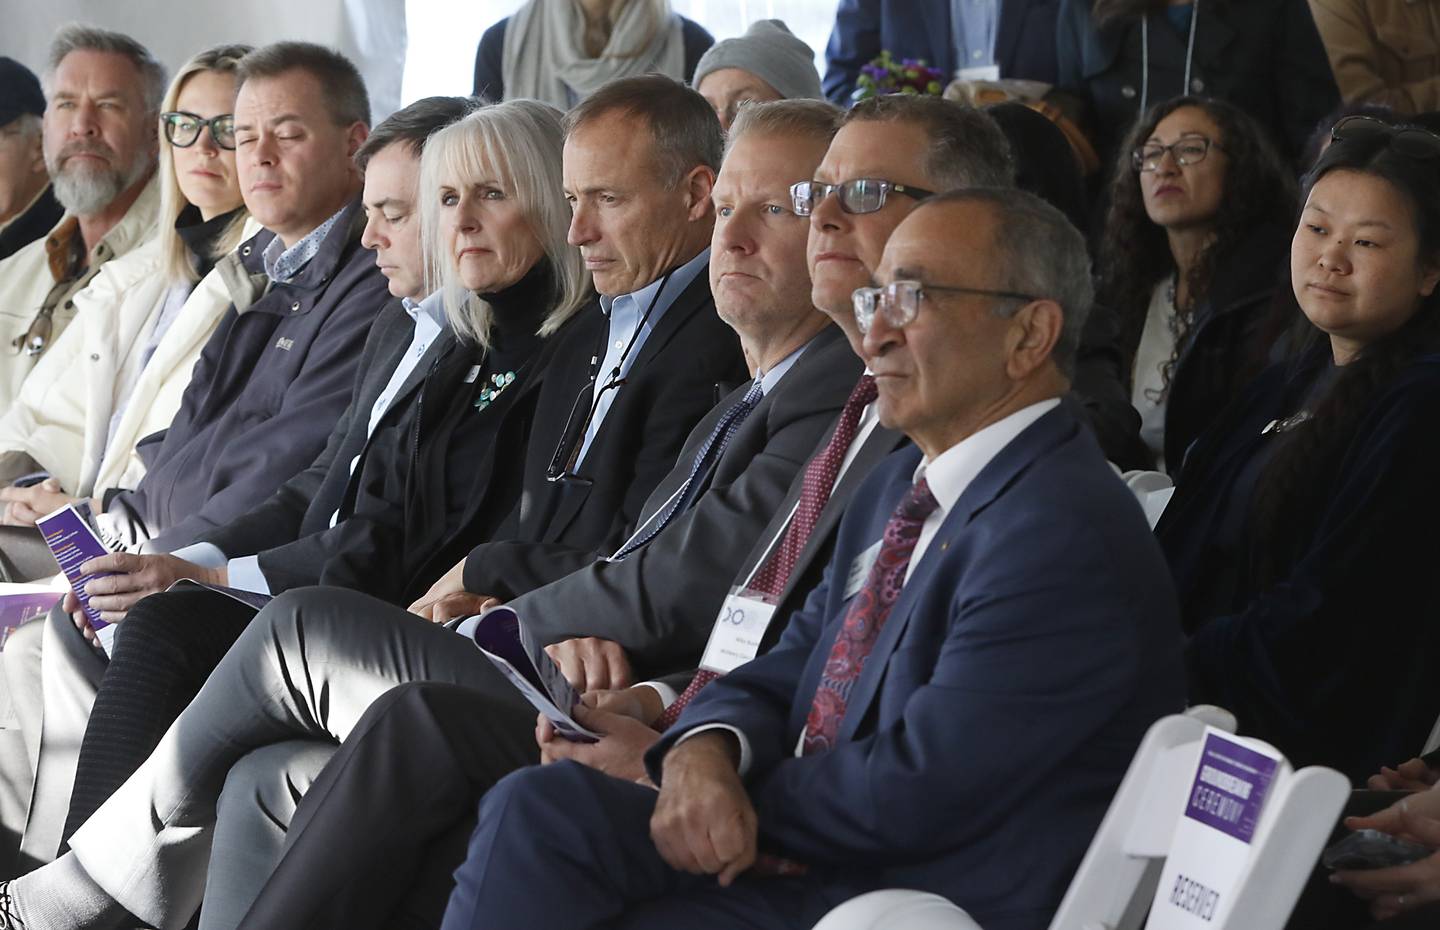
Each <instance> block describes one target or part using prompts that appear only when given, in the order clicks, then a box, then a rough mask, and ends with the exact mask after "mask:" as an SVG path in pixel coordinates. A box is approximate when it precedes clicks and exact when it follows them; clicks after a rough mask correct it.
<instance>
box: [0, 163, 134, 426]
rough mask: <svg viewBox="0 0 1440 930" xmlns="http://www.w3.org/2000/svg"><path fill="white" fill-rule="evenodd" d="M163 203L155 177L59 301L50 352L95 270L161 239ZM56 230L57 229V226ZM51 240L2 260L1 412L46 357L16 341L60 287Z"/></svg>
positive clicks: (42, 240)
mask: <svg viewBox="0 0 1440 930" xmlns="http://www.w3.org/2000/svg"><path fill="white" fill-rule="evenodd" d="M159 207H160V189H159V184H158V183H157V182H156V181H155V179H154V178H153V177H152V178H151V179H150V182H149V183H148V184H146V185H145V188H144V189H143V190H142V191H141V192H140V196H139V197H137V198H135V203H133V204H131V206H130V209H129V210H128V211H126V213H125V216H124V217H122V218H121V220H120V222H118V223H116V224H115V226H114V228H112V229H111V230H110V231H109V232H108V233H106V234H105V237H104V238H103V239H101V240H100V241H99V242H97V243H96V244H95V247H94V248H93V249H91V250H90V271H88V272H86V274H85V275H82V276H81V278H80V280H79V281H77V282H75V283H74V284H73V285H72V287H71V290H72V291H73V292H74V293H71V294H70V295H69V296H68V297H67V298H66V299H64V300H61V301H60V303H59V304H58V305H56V307H55V314H54V317H53V322H54V329H53V331H52V332H51V334H50V339H49V340H48V342H47V348H46V351H47V352H48V351H49V349H52V348H54V346H55V344H56V343H57V342H59V341H60V336H61V335H62V334H63V333H64V331H65V329H66V327H67V326H69V324H70V321H71V320H73V319H74V318H75V305H74V298H75V297H76V296H77V295H78V293H83V291H84V288H85V287H87V286H88V282H89V281H93V279H94V277H95V274H96V273H97V272H98V271H100V270H102V269H103V268H104V266H105V265H106V264H108V263H109V262H110V261H112V260H114V259H116V258H119V257H120V256H122V255H125V254H127V253H129V252H130V251H132V250H134V249H136V248H138V247H139V246H141V245H143V244H144V243H145V242H146V241H148V240H150V239H153V238H154V237H155V230H156V225H155V217H156V213H157V212H158V210H159ZM70 219H71V216H70V214H68V213H67V214H65V215H64V216H62V217H61V218H60V222H59V223H57V224H55V228H56V229H59V228H60V227H61V226H63V225H65V224H66V223H68V222H69V221H70ZM53 233H54V230H51V234H53ZM49 240H50V236H49V235H46V236H44V237H42V238H40V239H36V240H35V241H34V242H32V243H30V244H29V245H27V246H25V247H24V248H23V249H21V250H20V251H18V252H16V253H15V254H14V255H11V256H10V257H9V258H7V259H5V260H4V261H0V412H3V411H6V410H8V409H9V407H10V405H11V404H12V403H13V402H14V400H15V398H16V396H17V395H18V394H19V393H20V385H21V384H22V383H23V382H24V381H25V378H26V376H27V375H29V374H30V371H31V370H32V369H33V368H34V367H35V364H36V362H37V361H39V358H43V357H44V355H43V354H42V355H41V356H39V357H38V358H37V357H36V356H32V355H26V354H25V352H24V350H23V349H20V348H17V347H16V346H15V344H14V341H15V339H16V338H17V337H20V336H23V335H25V332H26V331H27V330H28V329H29V328H30V324H31V323H32V322H34V320H35V313H36V311H38V310H39V309H40V306H41V305H42V304H43V303H44V302H45V298H46V297H47V296H49V294H50V291H51V289H52V288H54V287H55V277H54V275H52V274H51V273H50V262H49V257H48V255H47V253H46V251H45V244H46V243H47V242H48V241H49Z"/></svg>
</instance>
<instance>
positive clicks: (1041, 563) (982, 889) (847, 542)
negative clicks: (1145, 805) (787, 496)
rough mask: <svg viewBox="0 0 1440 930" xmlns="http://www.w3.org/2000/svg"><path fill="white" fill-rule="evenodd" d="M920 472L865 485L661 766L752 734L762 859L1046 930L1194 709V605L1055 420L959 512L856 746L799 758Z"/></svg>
mask: <svg viewBox="0 0 1440 930" xmlns="http://www.w3.org/2000/svg"><path fill="white" fill-rule="evenodd" d="M919 461H920V453H919V451H918V450H916V449H914V448H907V449H904V450H901V451H899V452H896V453H895V454H894V455H892V456H890V458H888V459H887V460H886V461H885V462H884V463H883V464H882V465H881V466H880V467H879V468H878V469H877V470H876V471H875V473H874V474H872V475H871V476H870V478H869V479H868V480H867V481H866V483H865V484H864V485H863V486H861V487H860V488H859V490H858V491H857V492H856V495H855V498H854V500H855V502H856V503H855V504H854V505H852V506H851V508H850V509H849V510H848V511H847V513H846V514H845V517H844V520H843V521H842V523H841V526H840V536H839V541H838V542H837V544H836V548H835V555H834V557H833V559H832V560H831V562H830V566H829V568H828V570H827V572H826V575H825V578H824V580H823V581H822V582H821V583H820V585H819V587H817V588H816V589H815V591H814V592H812V594H811V596H810V597H809V599H808V600H807V601H806V603H805V606H804V607H803V608H802V609H801V610H799V611H797V612H796V613H795V614H794V615H793V616H792V617H791V619H790V622H789V625H788V626H787V628H786V630H785V634H784V636H783V637H782V638H781V641H780V642H779V644H777V645H776V647H775V648H774V649H773V650H772V651H770V652H768V653H766V654H765V655H762V656H760V657H759V658H757V659H755V660H754V661H753V662H750V663H749V664H747V665H744V666H742V667H741V668H739V669H737V670H736V671H734V672H732V673H731V674H730V675H728V676H726V677H725V678H722V679H720V680H719V681H717V682H715V683H714V684H712V685H710V686H709V687H707V688H706V689H705V690H704V691H703V692H701V694H700V695H699V696H698V697H697V698H696V700H695V701H694V702H693V703H692V704H690V706H689V707H688V708H687V709H686V711H685V713H684V714H683V715H682V716H681V718H680V720H679V722H678V723H677V724H676V725H675V726H674V727H672V728H671V730H670V731H669V732H668V734H667V735H666V737H665V738H664V739H662V740H661V741H660V743H658V744H657V745H656V747H655V748H654V750H652V752H651V754H650V756H649V757H648V759H647V761H648V762H649V763H650V771H651V775H652V777H653V778H656V779H658V778H659V777H660V771H659V763H660V760H661V758H662V757H663V754H664V753H665V752H666V751H667V750H668V749H669V748H670V746H672V745H673V744H674V741H675V740H676V739H677V738H678V737H679V736H680V735H682V734H684V733H685V732H686V731H687V730H690V729H693V728H694V727H696V726H700V725H703V724H707V723H724V724H729V725H732V726H734V727H736V728H738V729H739V730H740V731H741V732H743V733H744V734H745V735H746V738H747V740H748V742H749V745H750V749H751V766H750V769H749V771H748V773H747V782H748V785H749V790H750V793H751V797H752V798H753V800H754V802H755V807H756V811H757V813H758V815H759V821H760V834H761V844H762V847H764V848H766V849H769V850H771V851H774V852H777V853H779V854H781V855H785V856H788V857H790V858H793V859H797V860H799V861H801V862H805V863H808V864H809V865H810V866H811V870H812V874H815V873H818V874H819V875H820V876H821V877H822V878H823V879H824V880H826V881H831V882H833V883H834V884H835V885H836V886H838V888H839V890H842V891H846V892H848V891H851V890H853V891H854V892H855V893H860V892H862V891H864V890H866V889H868V888H873V887H887V886H898V887H907V888H917V889H922V890H926V891H933V892H937V893H939V894H942V895H945V896H946V897H948V898H950V899H951V900H953V901H954V902H956V903H957V904H959V905H960V906H961V907H964V908H965V909H966V910H967V911H969V913H970V914H971V916H972V917H974V918H975V919H976V920H977V921H978V922H979V923H980V924H981V925H982V926H984V927H985V928H986V930H1043V928H1044V927H1045V926H1046V925H1047V923H1048V922H1049V920H1050V916H1051V914H1052V913H1053V912H1054V910H1055V908H1056V907H1057V906H1058V905H1059V902H1060V898H1061V896H1062V895H1063V894H1064V891H1065V888H1066V886H1067V885H1068V883H1069V881H1070V878H1071V875H1072V873H1073V872H1074V870H1075V867H1076V865H1077V864H1078V863H1079V861H1080V858H1081V856H1082V855H1083V854H1084V852H1085V849H1086V847H1087V845H1088V844H1089V842H1090V838H1091V836H1092V835H1093V834H1094V832H1095V829H1096V828H1097V827H1098V825H1099V823H1100V819H1101V817H1102V816H1103V815H1104V812H1105V809H1106V807H1107V805H1108V804H1109V802H1110V799H1111V797H1112V795H1113V794H1114V791H1115V788H1116V787H1117V786H1118V785H1119V783H1120V779H1121V777H1122V776H1123V775H1124V772H1125V769H1126V767H1127V766H1128V765H1129V763H1130V759H1131V757H1132V755H1133V754H1134V752H1135V749H1136V747H1137V746H1138V745H1139V742H1140V739H1141V737H1142V736H1143V735H1144V733H1145V730H1146V728H1147V727H1148V726H1149V725H1150V724H1151V723H1152V722H1153V721H1154V720H1155V719H1156V718H1158V717H1160V716H1162V715H1164V714H1168V713H1173V712H1176V711H1178V710H1180V709H1181V708H1182V707H1183V706H1184V701H1185V693H1184V668H1183V665H1182V659H1181V635H1180V623H1179V617H1178V610H1177V607H1176V602H1175V594H1174V591H1173V589H1172V587H1171V584H1170V578H1169V574H1168V572H1167V571H1166V568H1165V563H1164V559H1163V558H1162V556H1161V554H1160V550H1159V547H1158V546H1157V545H1156V543H1155V540H1154V538H1153V536H1152V535H1151V533H1150V530H1149V527H1148V526H1147V525H1146V522H1145V518H1144V517H1143V515H1142V514H1141V511H1140V508H1139V506H1138V505H1137V504H1136V502H1135V500H1134V498H1133V497H1132V496H1131V494H1130V492H1129V491H1128V490H1127V489H1126V488H1125V486H1124V485H1123V484H1121V482H1120V481H1119V480H1118V479H1117V478H1116V477H1115V474H1114V472H1113V471H1112V470H1111V469H1110V467H1109V465H1108V464H1107V463H1106V462H1105V459H1104V457H1103V456H1102V455H1101V453H1100V449H1099V447H1098V446H1097V445H1096V444H1095V441H1094V439H1092V438H1091V436H1090V434H1089V432H1088V431H1086V430H1085V429H1084V428H1083V427H1082V426H1081V425H1080V423H1079V422H1078V421H1077V420H1076V419H1074V418H1073V417H1072V416H1071V415H1070V414H1069V413H1068V412H1067V411H1066V410H1065V409H1064V408H1063V407H1062V408H1059V409H1056V410H1052V411H1051V412H1049V413H1047V414H1046V415H1045V416H1043V417H1041V418H1040V419H1039V420H1038V421H1036V422H1035V423H1034V424H1032V425H1031V426H1030V427H1029V428H1028V429H1026V430H1025V431H1024V432H1023V433H1021V434H1020V436H1018V437H1017V438H1016V439H1015V440H1014V441H1013V442H1011V443H1010V444H1009V445H1008V446H1006V447H1005V448H1004V449H1003V450H1002V451H1001V452H1000V453H999V454H998V455H997V456H996V457H995V458H994V459H993V460H991V462H990V463H989V464H988V465H986V466H985V468H984V469H983V470H982V471H981V472H980V474H979V475H978V476H977V477H976V478H975V480H974V481H973V482H972V483H971V484H970V486H969V487H968V488H967V489H966V490H965V492H964V493H963V494H962V495H961V496H960V499H959V500H958V501H957V502H956V504H955V506H954V507H953V508H952V509H951V511H950V512H949V514H948V515H947V516H946V517H945V521H944V523H943V524H942V525H941V527H940V531H939V533H938V535H937V536H936V537H935V540H934V542H933V543H932V544H931V546H930V548H929V549H928V550H927V551H926V552H925V554H924V557H923V558H922V560H921V561H920V562H919V563H918V564H917V565H916V566H915V568H914V571H913V573H912V575H911V577H910V580H909V582H908V583H907V584H906V585H905V587H904V589H903V590H902V592H901V594H900V597H899V599H898V600H897V601H896V603H895V606H894V608H893V609H892V612H891V614H890V617H889V619H888V621H887V622H886V625H885V627H884V629H883V631H882V632H881V634H880V638H879V641H878V642H877V643H876V644H875V648H874V651H873V652H872V653H871V655H870V657H869V659H868V661H867V662H866V665H865V670H864V672H863V673H862V675H861V677H860V679H859V680H858V681H857V682H856V684H855V686H854V689H853V691H852V692H851V696H850V704H849V711H848V713H847V714H846V717H845V720H844V721H843V723H842V725H841V727H840V730H839V734H838V743H839V745H838V746H837V748H836V749H834V750H832V751H830V752H826V753H821V754H817V755H814V756H809V757H805V758H796V756H795V747H796V743H797V741H798V739H799V738H800V734H801V732H802V731H803V728H804V726H805V717H806V714H807V712H808V710H809V708H810V704H811V702H812V700H813V697H814V694H815V689H816V685H817V683H818V682H819V679H820V671H821V668H822V666H823V664H824V662H825V659H826V656H827V655H828V653H829V650H830V646H831V644H832V643H833V641H834V639H835V636H836V633H837V630H838V628H839V624H840V623H841V622H842V620H843V617H844V615H845V610H846V606H847V602H846V600H845V598H844V596H843V593H842V590H841V589H842V588H843V587H844V579H845V576H846V574H847V570H848V569H849V567H850V565H851V563H852V562H853V561H854V560H855V558H856V557H857V556H858V555H859V554H860V553H862V552H863V551H864V550H865V549H867V548H868V547H869V546H871V545H872V544H873V543H874V542H875V541H876V540H877V539H879V538H880V535H881V532H882V530H883V528H884V526H885V523H886V522H887V520H888V519H889V517H890V514H891V513H892V512H893V510H894V509H895V507H896V505H897V504H898V502H899V500H900V498H901V497H902V496H903V495H904V494H905V492H906V491H907V490H908V488H909V486H910V482H911V477H912V474H913V472H914V469H915V466H916V465H917V464H918V463H919ZM797 683H798V684H797Z"/></svg>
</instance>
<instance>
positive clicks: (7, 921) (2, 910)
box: [0, 882, 25, 930]
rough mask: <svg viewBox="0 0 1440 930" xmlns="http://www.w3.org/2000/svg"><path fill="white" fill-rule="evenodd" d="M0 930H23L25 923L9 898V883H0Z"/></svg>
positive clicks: (12, 900)
mask: <svg viewBox="0 0 1440 930" xmlns="http://www.w3.org/2000/svg"><path fill="white" fill-rule="evenodd" d="M0 930H25V922H24V921H23V920H21V919H20V912H19V911H18V910H17V909H16V907H15V901H14V899H13V898H11V896H10V883H9V882H0Z"/></svg>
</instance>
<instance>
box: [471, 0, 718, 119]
mask: <svg viewBox="0 0 1440 930" xmlns="http://www.w3.org/2000/svg"><path fill="white" fill-rule="evenodd" d="M714 44H715V39H714V38H713V37H712V36H711V35H710V33H708V32H706V31H705V28H704V27H703V26H701V25H700V24H699V23H696V22H694V21H692V20H689V19H686V18H685V17H683V16H681V15H679V14H678V13H676V12H674V11H673V10H671V9H670V0H528V2H527V3H526V4H525V5H524V6H522V7H520V9H519V10H517V11H516V12H515V14H514V15H512V16H507V17H505V18H504V19H502V20H500V22H498V23H496V24H495V25H493V26H491V27H490V28H489V29H487V30H486V31H485V35H484V36H482V37H481V38H480V47H479V49H478V50H477V51H476V53H475V89H474V93H475V95H476V96H477V97H485V98H488V99H490V100H517V99H521V98H526V97H530V98H534V99H536V100H543V101H545V102H546V103H549V104H552V105H553V106H557V107H560V108H561V109H562V110H568V109H569V108H570V107H572V106H574V105H575V104H577V103H579V102H580V101H581V100H584V99H585V98H586V97H588V96H590V94H591V93H593V92H594V91H595V90H596V89H598V88H599V87H600V85H602V84H608V83H609V82H610V81H613V80H616V79H617V78H624V77H635V76H636V75H640V74H648V73H650V72H657V73H659V74H663V75H666V76H667V77H672V78H674V79H675V80H677V81H685V82H688V81H689V80H690V76H691V75H692V74H694V73H695V65H696V63H697V62H699V60H700V56H701V55H703V54H704V53H705V50H706V49H708V48H709V47H710V46H711V45H714Z"/></svg>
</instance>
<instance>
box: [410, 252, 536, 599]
mask: <svg viewBox="0 0 1440 930" xmlns="http://www.w3.org/2000/svg"><path fill="white" fill-rule="evenodd" d="M552 282H553V275H552V274H551V272H550V268H549V263H548V262H547V261H545V260H543V259H542V260H541V262H540V263H539V264H537V265H536V266H535V267H534V268H532V269H531V270H530V271H529V272H528V273H527V274H526V275H525V276H524V277H523V278H521V279H520V280H519V281H517V282H516V283H515V284H513V285H511V286H510V287H508V288H505V289H504V290H502V291H498V292H496V293H493V294H484V295H481V299H483V300H484V301H486V302H487V303H488V304H489V305H490V308H491V327H490V346H489V347H488V348H487V349H481V348H480V347H479V346H477V345H471V344H467V343H457V344H456V345H455V347H454V348H453V349H451V350H450V351H449V352H448V353H447V354H446V355H444V356H443V357H442V358H440V359H439V360H437V362H436V363H435V366H434V368H433V369H432V370H431V371H430V372H429V374H428V375H427V376H426V379H425V383H424V385H423V386H422V387H421V388H420V397H419V399H418V402H417V407H418V408H419V414H418V422H417V424H416V426H415V427H414V428H415V429H418V435H417V434H412V436H411V442H410V443H408V444H407V445H409V446H410V447H411V448H412V449H414V450H415V453H414V455H415V459H414V462H413V465H412V470H411V473H410V476H409V481H408V482H407V483H408V485H409V488H408V492H407V501H408V504H407V508H406V510H407V513H406V519H405V523H406V537H407V546H406V548H407V550H408V552H407V558H411V557H414V558H416V559H417V560H420V561H417V562H416V563H413V570H415V571H419V570H420V569H421V567H422V566H423V565H424V564H427V563H428V562H429V558H423V559H422V556H426V555H429V556H430V557H434V556H435V555H436V554H438V553H439V552H440V551H441V549H443V550H444V552H446V553H449V552H450V550H451V549H454V550H455V553H452V554H453V555H454V557H453V558H450V563H447V565H448V564H453V562H455V561H457V560H458V559H459V558H460V557H461V556H463V555H464V553H465V552H467V551H469V549H471V548H473V547H474V546H475V545H477V544H478V543H480V542H484V541H486V540H488V539H489V538H490V537H491V536H492V535H493V534H494V532H495V530H496V529H497V528H498V523H499V520H500V519H501V518H503V517H504V516H505V515H506V514H508V513H509V511H510V509H511V507H512V506H513V505H514V502H515V501H514V499H515V498H517V497H518V495H519V493H520V478H521V462H522V460H523V458H524V455H523V453H524V448H523V443H522V444H521V447H517V448H507V449H499V448H497V447H496V444H497V440H499V439H500V438H501V437H502V430H504V433H503V435H505V436H511V437H512V438H513V437H516V436H521V435H523V433H524V431H523V430H521V431H515V432H512V431H511V429H510V427H509V426H507V423H508V421H509V420H510V418H511V417H512V416H528V409H529V406H528V405H529V404H530V403H533V398H532V399H531V400H527V401H526V402H525V409H524V410H519V409H516V408H517V403H518V401H517V398H519V397H520V396H521V394H522V391H523V389H524V387H525V385H526V384H527V383H528V381H529V380H530V379H531V378H532V377H534V376H535V375H536V374H537V371H536V369H537V365H536V358H537V356H538V355H539V353H540V348H541V346H542V344H543V342H544V340H543V339H541V338H540V336H539V335H538V332H537V331H538V330H539V329H540V325H541V324H542V323H543V322H544V320H545V317H546V316H547V315H548V314H549V312H550V311H551V309H553V307H554V305H555V295H554V289H553V283H552ZM497 389H498V391H497ZM524 393H530V392H524ZM449 557H450V556H449V555H445V556H444V558H449ZM442 560H443V559H442ZM442 570H443V569H442ZM414 581H415V583H417V584H421V585H422V587H421V590H420V592H418V593H423V586H424V584H425V583H427V580H426V579H418V578H416V579H414ZM428 581H434V579H433V578H431V579H428Z"/></svg>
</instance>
